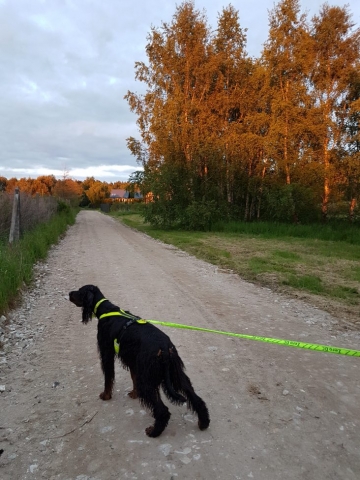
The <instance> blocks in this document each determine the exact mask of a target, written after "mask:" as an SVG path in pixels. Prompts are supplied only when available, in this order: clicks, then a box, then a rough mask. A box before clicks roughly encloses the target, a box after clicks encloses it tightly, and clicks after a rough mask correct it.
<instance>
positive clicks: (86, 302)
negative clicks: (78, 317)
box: [82, 288, 94, 324]
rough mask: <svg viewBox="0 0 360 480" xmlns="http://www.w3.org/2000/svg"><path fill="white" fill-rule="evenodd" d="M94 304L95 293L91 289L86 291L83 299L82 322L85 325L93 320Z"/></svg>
mask: <svg viewBox="0 0 360 480" xmlns="http://www.w3.org/2000/svg"><path fill="white" fill-rule="evenodd" d="M93 303H94V292H93V290H92V289H90V288H89V289H87V290H86V292H85V294H84V299H83V310H82V322H83V323H85V324H86V323H88V322H89V321H90V320H91V317H92V311H93Z"/></svg>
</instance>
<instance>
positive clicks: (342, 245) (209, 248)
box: [114, 213, 360, 322]
mask: <svg viewBox="0 0 360 480" xmlns="http://www.w3.org/2000/svg"><path fill="white" fill-rule="evenodd" d="M114 216H115V217H119V218H121V220H122V221H123V223H125V224H126V225H128V226H130V227H133V228H136V229H138V230H140V231H142V232H145V233H147V234H148V235H150V236H152V237H154V238H157V239H159V240H162V241H163V242H165V243H168V244H172V245H175V246H176V247H178V248H180V249H182V250H184V251H186V252H188V253H190V254H192V255H195V256H196V257H198V258H201V259H203V260H206V261H208V262H210V263H212V264H214V265H217V266H218V267H220V268H223V269H227V270H231V271H233V272H234V273H237V274H238V275H240V276H241V277H242V278H244V279H245V280H248V281H251V282H254V283H257V284H259V285H263V286H266V287H269V288H271V289H273V290H275V291H281V292H283V293H287V294H289V295H291V296H293V297H298V298H299V297H300V298H303V299H305V300H307V301H309V302H310V303H313V304H315V305H316V306H319V307H320V308H323V309H325V310H327V311H329V312H331V313H333V314H334V315H336V316H338V317H345V318H346V319H348V320H350V321H352V322H356V321H357V322H359V319H360V318H359V313H360V267H359V261H360V236H359V231H358V230H357V233H358V236H356V235H355V233H356V232H355V229H354V231H353V230H352V229H351V228H350V229H349V232H350V234H347V235H345V233H344V231H341V232H338V233H337V232H336V230H334V228H333V227H331V230H332V234H331V235H330V234H329V237H330V238H331V240H330V239H329V240H327V239H326V238H327V236H326V232H328V233H329V232H330V227H328V226H326V227H324V230H322V227H321V226H320V227H319V226H317V227H316V228H314V227H313V228H312V229H311V228H306V229H304V228H302V227H301V226H300V227H301V231H300V229H299V230H298V231H297V230H296V229H295V230H294V226H293V225H289V226H288V229H286V227H287V226H286V225H284V226H281V227H279V226H274V228H273V230H271V226H269V224H265V225H263V228H261V225H259V224H255V225H254V229H255V230H251V228H250V227H249V226H248V225H246V226H245V227H244V228H243V229H241V228H240V227H239V228H238V229H237V231H235V232H234V231H229V232H228V231H221V232H188V231H179V230H166V231H164V230H159V229H155V228H153V227H151V226H149V225H147V224H144V223H143V219H142V217H141V216H140V215H138V214H127V215H126V216H123V215H121V214H119V213H117V214H116V215H114ZM305 230H306V231H305ZM299 232H300V233H299ZM304 232H305V233H304ZM311 232H312V233H311ZM324 232H325V233H324Z"/></svg>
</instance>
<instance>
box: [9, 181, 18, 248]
mask: <svg viewBox="0 0 360 480" xmlns="http://www.w3.org/2000/svg"><path fill="white" fill-rule="evenodd" d="M19 238H20V190H19V188H18V187H16V188H15V192H14V202H13V210H12V217H11V227H10V235H9V243H13V242H17V241H18V240H19Z"/></svg>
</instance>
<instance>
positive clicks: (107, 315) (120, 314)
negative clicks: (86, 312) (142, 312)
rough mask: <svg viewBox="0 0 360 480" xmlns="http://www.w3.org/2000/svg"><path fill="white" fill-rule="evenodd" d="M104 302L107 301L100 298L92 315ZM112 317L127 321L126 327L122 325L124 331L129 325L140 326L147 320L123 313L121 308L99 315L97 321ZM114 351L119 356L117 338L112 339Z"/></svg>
mask: <svg viewBox="0 0 360 480" xmlns="http://www.w3.org/2000/svg"><path fill="white" fill-rule="evenodd" d="M105 300H107V299H106V298H102V299H101V300H99V301H98V302H97V304H96V305H95V307H94V315H96V311H97V309H98V307H99V305H100V303H102V302H104V301H105ZM114 315H117V316H119V317H125V318H128V319H129V322H128V323H127V324H126V325H124V327H123V328H124V329H126V328H127V327H128V326H129V325H131V324H132V323H134V322H136V323H140V324H144V323H147V320H144V319H143V318H139V317H138V316H136V315H132V314H131V313H129V312H125V311H124V310H121V308H120V309H119V311H118V312H108V313H103V314H102V315H100V317H99V320H101V319H102V318H106V317H113V316H114ZM114 350H115V353H116V355H119V352H120V343H119V342H118V341H117V338H115V339H114Z"/></svg>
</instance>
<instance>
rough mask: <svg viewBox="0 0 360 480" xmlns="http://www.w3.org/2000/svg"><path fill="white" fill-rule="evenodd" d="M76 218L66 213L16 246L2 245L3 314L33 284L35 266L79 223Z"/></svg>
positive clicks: (0, 298) (0, 288)
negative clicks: (20, 290) (24, 286)
mask: <svg viewBox="0 0 360 480" xmlns="http://www.w3.org/2000/svg"><path fill="white" fill-rule="evenodd" d="M76 214H77V211H76V210H73V209H66V210H64V211H62V212H60V213H57V214H54V215H53V217H52V218H51V219H50V221H49V222H47V223H41V224H38V225H37V226H36V227H35V228H34V229H33V230H31V231H28V232H26V233H25V234H24V235H23V236H22V238H21V239H20V240H19V242H17V243H16V244H13V245H9V244H8V243H7V242H6V241H3V242H1V243H0V314H2V313H4V311H5V310H6V309H7V308H8V307H10V306H12V303H13V302H14V300H15V299H16V298H17V295H18V291H19V288H20V287H21V286H22V285H23V283H25V284H27V285H28V284H29V283H30V282H31V280H32V276H33V265H34V263H35V262H36V261H37V260H41V259H44V258H45V257H46V255H47V252H48V250H49V248H50V246H51V245H52V244H54V243H56V242H57V241H58V239H59V237H60V236H61V235H62V234H63V233H64V232H65V230H66V228H67V226H68V225H71V224H73V223H74V222H75V217H76Z"/></svg>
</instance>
